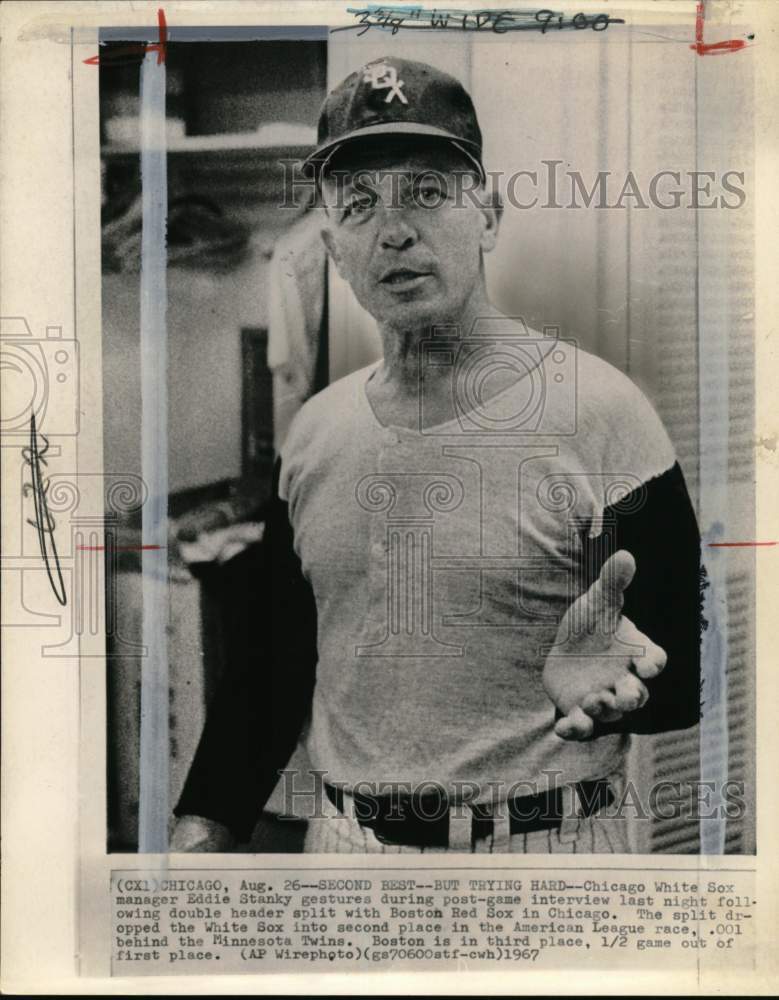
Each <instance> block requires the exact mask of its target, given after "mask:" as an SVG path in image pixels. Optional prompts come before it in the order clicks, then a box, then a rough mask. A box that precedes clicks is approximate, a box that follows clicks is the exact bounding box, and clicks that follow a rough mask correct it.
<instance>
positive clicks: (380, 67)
mask: <svg viewBox="0 0 779 1000" xmlns="http://www.w3.org/2000/svg"><path fill="white" fill-rule="evenodd" d="M363 81H364V82H365V83H369V84H370V85H371V90H389V93H388V94H387V96H386V97H385V98H384V103H385V104H390V103H391V102H392V101H393V100H394V99H395V98H396V97H399V98H400V99H401V101H402V102H403V103H404V104H408V100H407V99H406V95H405V94H404V93H403V91H402V90H401V87H402V86H403V81H402V80H398V71H397V69H396V68H395V67H394V66H388V65H387V64H386V63H385V62H380V63H372V64H371V65H370V66H366V67H365V72H364V73H363Z"/></svg>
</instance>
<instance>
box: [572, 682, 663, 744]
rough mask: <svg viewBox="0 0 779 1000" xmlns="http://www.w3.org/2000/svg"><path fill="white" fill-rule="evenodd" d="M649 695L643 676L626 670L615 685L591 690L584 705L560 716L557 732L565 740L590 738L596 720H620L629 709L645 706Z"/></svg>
mask: <svg viewBox="0 0 779 1000" xmlns="http://www.w3.org/2000/svg"><path fill="white" fill-rule="evenodd" d="M648 699H649V692H648V691H647V689H646V686H645V685H644V684H643V683H642V682H641V681H640V680H639V678H638V677H636V675H635V674H630V673H625V674H623V675H622V676H621V677H618V678H617V679H616V680H615V681H614V686H613V688H611V689H609V688H603V689H602V690H600V691H594V692H592V693H590V694H588V695H587V696H586V697H585V698H584V699H583V701H582V703H581V705H576V706H574V707H573V708H572V709H571V710H570V711H569V713H568V714H567V715H566V716H565V717H564V718H562V719H559V720H558V722H557V723H556V725H555V733H557V735H558V736H560V737H561V738H562V739H564V740H586V739H588V738H589V737H590V736H591V735H592V734H593V732H594V729H595V723H596V722H616V721H617V720H618V719H621V718H622V716H623V715H625V714H626V713H628V712H635V711H636V710H637V709H639V708H642V707H643V706H644V705H645V704H646V703H647V701H648Z"/></svg>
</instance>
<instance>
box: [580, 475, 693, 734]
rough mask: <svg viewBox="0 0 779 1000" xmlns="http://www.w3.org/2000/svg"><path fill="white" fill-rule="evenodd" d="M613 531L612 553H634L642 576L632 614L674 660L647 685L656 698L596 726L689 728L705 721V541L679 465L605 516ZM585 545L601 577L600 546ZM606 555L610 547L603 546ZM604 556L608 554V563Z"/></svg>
mask: <svg viewBox="0 0 779 1000" xmlns="http://www.w3.org/2000/svg"><path fill="white" fill-rule="evenodd" d="M603 523H604V530H608V531H613V544H612V545H610V546H609V549H610V552H615V551H617V549H627V551H628V552H630V553H631V554H632V555H633V557H634V559H635V560H636V574H635V576H634V578H633V581H632V583H631V584H630V586H629V587H628V589H627V590H626V591H625V605H624V608H623V614H625V615H626V616H627V617H628V618H629V619H630V620H631V621H632V622H633V623H634V624H635V625H636V626H637V628H639V629H640V630H641V631H642V632H643V633H644V634H645V635H647V636H648V637H649V638H650V639H651V640H652V641H653V642H655V643H657V645H659V646H662V648H663V649H664V650H665V652H666V654H667V655H668V662H667V664H666V667H665V670H664V671H663V672H662V673H661V674H660V675H659V676H658V677H656V678H654V679H653V680H649V681H646V682H645V683H646V686H647V688H648V690H649V700H648V702H647V703H646V705H644V707H643V708H641V709H639V710H638V711H635V712H630V713H627V714H626V715H624V716H623V717H622V719H620V720H619V721H618V722H614V723H603V724H601V723H599V724H596V731H595V733H594V737H593V738H597V737H598V736H603V735H606V734H608V733H620V732H630V733H659V732H664V731H666V730H672V729H687V728H689V727H690V726H694V725H695V724H696V723H697V722H698V721H699V718H700V674H701V669H700V640H701V621H702V616H701V544H700V534H699V531H698V525H697V522H696V519H695V513H694V511H693V507H692V503H691V501H690V496H689V494H688V492H687V487H686V485H685V482H684V476H683V474H682V470H681V469H680V467H679V464H678V462H677V463H675V464H674V466H673V467H672V468H671V469H669V470H668V471H667V472H665V473H663V474H662V475H660V476H657V477H655V478H653V479H651V480H649V481H648V482H647V483H646V484H645V486H644V487H643V488H642V490H637V491H634V493H631V494H629V495H628V496H627V497H625V498H624V499H623V500H622V501H620V502H619V503H617V504H614V505H612V506H610V507H607V508H606V510H605V511H604V518H603ZM582 544H583V545H584V547H585V549H587V547H588V546H589V547H590V551H589V552H585V556H586V557H587V558H588V562H589V565H591V566H593V570H594V577H593V579H595V578H596V577H597V575H598V574H599V572H600V568H601V567H600V565H598V564H597V562H596V556H595V548H596V546H595V543H594V542H593V541H591V540H590V539H589V538H583V540H582ZM598 550H599V551H602V547H599V549H598ZM602 561H603V557H601V564H602Z"/></svg>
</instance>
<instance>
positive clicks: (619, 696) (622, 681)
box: [614, 674, 649, 712]
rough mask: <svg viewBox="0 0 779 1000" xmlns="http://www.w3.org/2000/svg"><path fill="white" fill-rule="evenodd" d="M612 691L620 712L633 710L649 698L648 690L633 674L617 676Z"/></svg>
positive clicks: (644, 703)
mask: <svg viewBox="0 0 779 1000" xmlns="http://www.w3.org/2000/svg"><path fill="white" fill-rule="evenodd" d="M614 692H615V695H616V700H617V708H618V709H619V710H620V712H635V711H636V709H637V708H641V707H642V705H646V703H647V701H648V700H649V692H648V691H647V689H646V687H645V686H644V685H643V684H642V683H641V681H640V680H639V679H638V677H636V675H635V674H624V675H623V676H622V677H620V678H618V680H617V681H616V683H615V684H614Z"/></svg>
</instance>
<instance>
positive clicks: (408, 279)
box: [380, 267, 430, 288]
mask: <svg viewBox="0 0 779 1000" xmlns="http://www.w3.org/2000/svg"><path fill="white" fill-rule="evenodd" d="M429 276H430V271H417V270H415V269H414V268H410V267H398V268H393V270H391V271H387V273H386V274H385V275H384V276H383V277H382V278H381V280H380V283H381V284H382V285H390V286H392V287H393V288H400V287H405V286H407V285H411V284H417V283H418V282H419V281H420V279H422V278H427V277H429Z"/></svg>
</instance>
